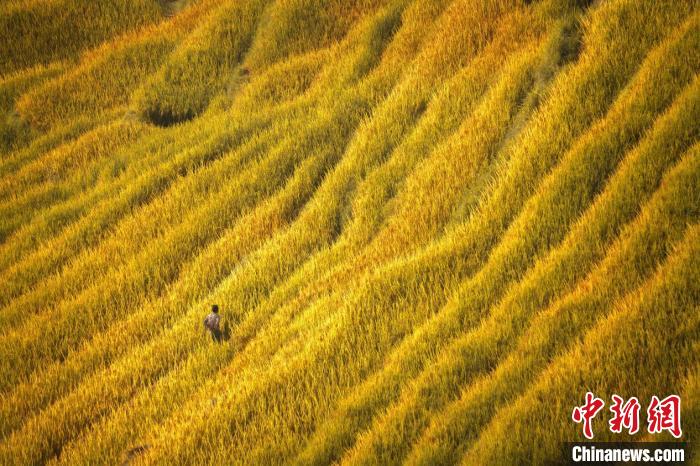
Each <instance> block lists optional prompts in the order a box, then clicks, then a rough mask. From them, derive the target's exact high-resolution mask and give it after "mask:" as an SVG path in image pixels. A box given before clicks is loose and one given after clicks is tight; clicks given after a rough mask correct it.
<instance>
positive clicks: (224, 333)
mask: <svg viewBox="0 0 700 466" xmlns="http://www.w3.org/2000/svg"><path fill="white" fill-rule="evenodd" d="M223 327H224V328H223V329H222V330H221V334H220V335H219V341H229V340H230V339H231V326H230V325H229V323H228V322H224V325H223Z"/></svg>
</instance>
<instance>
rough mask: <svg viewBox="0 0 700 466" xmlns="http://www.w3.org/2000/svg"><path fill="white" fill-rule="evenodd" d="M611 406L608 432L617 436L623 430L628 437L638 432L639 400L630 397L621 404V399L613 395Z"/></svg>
mask: <svg viewBox="0 0 700 466" xmlns="http://www.w3.org/2000/svg"><path fill="white" fill-rule="evenodd" d="M612 399H613V405H612V406H611V407H610V411H612V412H613V418H612V419H610V422H608V424H610V432H614V433H616V434H619V433H621V432H622V429H623V428H625V429H627V431H628V432H629V434H630V435H634V434H636V433H637V432H638V431H639V408H640V406H639V400H638V399H637V398H636V397H634V396H633V397H632V398H630V399H629V400H627V403H624V404H623V401H624V400H623V399H622V397H620V396H618V395H613V396H612Z"/></svg>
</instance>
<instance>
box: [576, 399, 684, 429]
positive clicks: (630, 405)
mask: <svg viewBox="0 0 700 466" xmlns="http://www.w3.org/2000/svg"><path fill="white" fill-rule="evenodd" d="M612 401H613V402H612V405H611V406H610V411H611V412H612V414H613V415H612V418H611V419H610V420H609V421H608V425H609V427H610V432H613V433H616V434H620V433H622V431H623V429H625V430H627V432H628V433H629V435H634V434H636V433H637V432H639V412H640V410H641V405H640V404H639V400H638V399H637V398H636V397H634V396H633V397H631V398H630V399H628V400H627V401H625V400H624V399H623V398H622V397H621V396H619V395H613V396H612ZM604 406H605V402H604V401H603V400H601V399H600V398H598V397H596V396H595V395H594V394H593V393H591V392H588V393H586V400H585V403H584V404H583V405H581V406H576V407H575V408H574V411H573V412H572V413H571V419H573V421H574V422H575V423H577V424H581V423H583V435H584V436H585V437H586V438H587V439H589V440H590V439H592V438H593V418H595V416H596V415H597V414H598V413H599V412H600V411H601V410H602V409H603V407H604ZM647 425H648V427H647V431H648V432H649V433H650V434H660V433H661V432H663V431H668V432H669V433H670V434H671V435H673V436H674V437H675V438H680V437H681V435H683V431H682V430H681V398H680V397H679V396H678V395H669V396H667V397H666V398H664V399H663V400H659V397H657V396H656V395H654V396H652V397H651V402H650V403H649V407H648V408H647Z"/></svg>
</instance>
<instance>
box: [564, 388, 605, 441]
mask: <svg viewBox="0 0 700 466" xmlns="http://www.w3.org/2000/svg"><path fill="white" fill-rule="evenodd" d="M603 406H605V402H604V401H603V400H601V399H600V398H596V397H595V396H594V395H593V393H591V392H588V393H586V402H585V403H584V404H583V406H576V407H575V408H574V412H573V413H571V418H572V419H573V420H574V422H575V423H576V424H580V423H581V422H583V435H585V436H586V438H587V439H592V438H593V426H592V425H591V424H592V421H593V418H594V417H595V415H596V414H598V412H599V411H600V410H601V409H603Z"/></svg>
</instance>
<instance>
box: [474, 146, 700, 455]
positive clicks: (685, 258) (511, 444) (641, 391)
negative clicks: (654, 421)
mask: <svg viewBox="0 0 700 466" xmlns="http://www.w3.org/2000/svg"><path fill="white" fill-rule="evenodd" d="M694 155H695V158H696V161H697V160H698V157H697V152H696V153H695V154H694ZM693 169H694V170H695V172H696V174H697V172H698V165H697V163H696V164H695V166H694V167H693ZM697 187H698V184H697V181H695V186H694V187H693V188H694V189H695V193H694V196H695V200H696V202H697V201H698V200H700V198H698V195H699V194H700V193H698V191H697ZM698 264H700V226H698V225H697V224H694V225H692V226H690V227H689V228H687V230H686V234H685V237H684V238H683V240H682V242H681V244H680V245H678V246H677V247H675V248H673V250H672V251H671V253H670V256H669V258H668V260H667V261H666V262H665V264H663V265H662V266H661V267H660V268H659V269H658V270H657V272H656V273H655V274H654V276H653V277H651V278H650V279H649V280H648V281H647V282H645V283H644V284H643V285H642V286H640V287H639V289H638V290H637V291H636V292H634V293H632V294H630V295H629V296H628V297H627V298H625V299H624V300H622V301H620V302H618V304H617V305H616V307H615V309H614V310H613V311H612V312H611V313H610V314H609V315H608V316H607V317H604V318H601V319H599V320H598V321H597V322H592V323H594V326H593V327H592V328H591V329H590V330H589V331H588V332H587V333H586V334H585V335H584V336H583V337H582V338H581V339H579V340H578V342H577V343H576V344H575V346H574V347H573V348H571V349H570V350H569V351H567V352H566V353H565V354H563V355H560V356H558V357H557V358H556V359H554V361H552V363H551V364H549V365H548V367H547V368H546V370H545V371H544V372H543V373H542V375H540V376H539V377H538V378H537V380H536V381H535V383H534V385H532V386H530V387H528V389H527V390H526V391H525V393H523V394H522V395H521V396H520V397H518V398H517V399H516V400H514V401H512V402H511V403H509V404H508V405H506V406H504V407H503V408H502V409H501V410H499V411H498V412H497V414H496V416H495V417H494V419H493V420H492V421H491V423H490V424H489V425H488V426H487V427H486V428H485V429H483V430H482V432H481V434H480V436H479V438H478V440H477V442H476V443H475V444H474V445H473V446H472V448H471V449H470V450H468V451H467V454H466V455H465V456H464V457H463V458H462V464H465V465H466V464H473V463H474V461H478V462H479V463H480V464H486V465H490V464H494V465H498V464H507V463H511V462H512V461H514V458H518V459H519V460H521V461H526V462H532V463H546V462H548V461H554V460H555V459H556V458H555V455H557V454H559V452H560V451H561V449H560V448H558V447H559V446H560V445H561V442H564V441H565V439H570V438H573V437H574V436H576V435H581V433H580V426H578V425H576V424H575V423H572V422H571V404H569V403H557V402H555V400H572V403H575V401H573V400H579V399H581V397H582V396H583V394H582V393H581V387H582V386H583V387H586V389H587V390H590V391H592V392H594V393H595V394H596V395H597V396H600V397H601V398H603V399H610V397H611V396H612V394H613V393H617V394H620V395H621V396H623V397H625V398H627V397H630V396H636V397H638V398H639V400H649V399H650V398H651V396H652V395H658V394H665V393H679V392H680V391H681V389H682V388H683V387H682V382H683V379H684V378H685V376H686V375H687V370H688V368H690V367H692V366H693V365H695V364H697V363H698V353H697V342H698V341H699V337H700V325H699V324H700V322H699V321H698V314H697V312H695V313H693V312H694V311H695V310H697V309H698V304H699V303H700V288H698V285H699V284H700V276H698V271H700V268H699V267H698ZM575 320H576V319H575V318H574V319H572V320H570V321H567V325H569V324H574V325H575ZM611 342H614V343H615V344H611ZM694 350H695V351H694ZM596 425H597V428H596V426H594V428H596V430H595V435H596V439H597V440H599V441H612V440H613V438H615V439H618V438H619V436H616V437H613V435H615V434H612V433H611V432H610V431H609V430H608V429H604V428H602V427H600V425H599V424H596ZM537 426H548V427H547V429H546V432H545V430H544V429H542V428H538V427H537ZM505 432H508V434H507V435H505ZM496 438H498V439H499V441H498V442H497V443H498V444H497V448H496V442H495V441H494V439H496ZM627 438H630V437H627ZM534 443H537V444H539V445H541V446H542V448H541V449H538V450H536V451H534V450H532V449H530V448H528V447H527V446H528V445H533V444H534ZM477 458H478V460H477Z"/></svg>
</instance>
